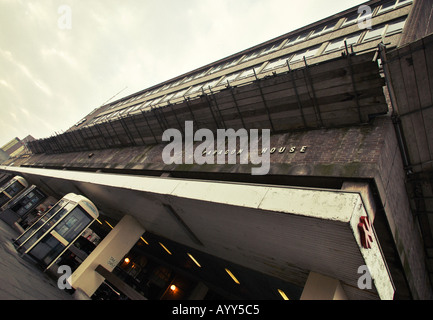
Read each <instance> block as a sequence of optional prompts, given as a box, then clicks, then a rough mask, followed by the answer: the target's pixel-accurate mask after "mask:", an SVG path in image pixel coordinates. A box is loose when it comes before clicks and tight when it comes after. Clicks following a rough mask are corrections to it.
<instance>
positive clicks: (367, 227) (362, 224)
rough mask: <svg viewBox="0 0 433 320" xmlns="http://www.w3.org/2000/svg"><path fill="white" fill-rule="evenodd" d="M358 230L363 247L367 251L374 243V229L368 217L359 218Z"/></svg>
mask: <svg viewBox="0 0 433 320" xmlns="http://www.w3.org/2000/svg"><path fill="white" fill-rule="evenodd" d="M358 230H359V233H360V234H361V245H362V246H363V247H364V248H366V249H370V248H371V244H372V243H373V229H372V227H371V224H370V220H368V217H361V218H359V223H358Z"/></svg>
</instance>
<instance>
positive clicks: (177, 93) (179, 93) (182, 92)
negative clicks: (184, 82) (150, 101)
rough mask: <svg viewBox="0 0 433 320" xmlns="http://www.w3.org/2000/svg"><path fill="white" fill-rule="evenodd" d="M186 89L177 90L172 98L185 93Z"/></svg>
mask: <svg viewBox="0 0 433 320" xmlns="http://www.w3.org/2000/svg"><path fill="white" fill-rule="evenodd" d="M187 90H188V89H183V90H180V91H177V92H176V93H175V94H174V96H173V99H178V98H180V97H182V96H183V95H184V94H185V93H186V91H187Z"/></svg>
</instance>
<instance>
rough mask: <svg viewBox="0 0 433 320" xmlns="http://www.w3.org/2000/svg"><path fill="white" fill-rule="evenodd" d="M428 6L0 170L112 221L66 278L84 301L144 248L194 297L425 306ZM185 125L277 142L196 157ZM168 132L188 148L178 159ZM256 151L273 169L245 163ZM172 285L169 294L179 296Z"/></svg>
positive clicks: (240, 65) (171, 86)
mask: <svg viewBox="0 0 433 320" xmlns="http://www.w3.org/2000/svg"><path fill="white" fill-rule="evenodd" d="M432 10H433V7H432V4H431V2H430V1H423V0H415V1H411V0H393V1H377V0H373V1H368V2H366V3H365V4H364V5H363V6H361V7H355V8H349V9H348V10H345V11H344V12H340V13H336V14H335V15H333V16H331V17H329V18H326V19H323V20H321V21H318V22H316V23H313V24H311V25H308V26H305V27H303V28H301V29H299V30H295V31H293V32H290V33H288V34H285V35H282V36H280V37H278V38H275V39H271V40H269V41H267V42H265V43H262V44H259V45H257V46H255V47H252V48H249V49H247V50H244V51H242V52H239V53H235V54H233V55H231V56H229V57H226V58H224V59H221V60H219V61H216V62H214V63H211V64H209V65H206V66H203V67H201V68H199V69H197V70H193V71H191V72H189V73H187V74H184V75H180V76H179V77H176V78H174V79H170V80H168V81H166V82H164V83H161V84H158V85H155V86H153V87H151V88H147V89H145V90H142V91H140V92H137V93H135V94H133V95H130V96H128V97H125V98H122V99H119V100H117V101H114V102H111V103H108V104H106V105H104V106H102V107H100V108H98V109H95V110H94V111H92V112H91V113H90V114H88V115H87V116H85V117H84V118H83V119H82V120H80V121H79V122H78V123H77V124H76V125H75V126H74V127H72V128H70V129H69V130H68V131H66V132H65V133H63V134H61V135H56V136H52V137H50V138H47V139H40V140H36V141H32V142H30V143H28V147H29V149H30V150H31V151H32V153H33V154H32V155H31V157H29V158H24V159H19V160H15V161H14V163H13V165H11V166H8V165H9V163H8V161H5V162H4V163H3V165H2V166H1V167H0V170H1V171H2V172H3V173H14V174H19V175H22V176H23V177H25V178H26V179H27V180H28V181H30V182H31V183H32V184H35V185H38V186H39V187H40V188H41V189H44V192H46V193H47V194H49V195H52V196H56V197H58V198H61V196H62V195H63V194H66V193H68V192H75V193H79V194H83V195H84V196H86V197H87V198H89V199H91V200H92V201H93V202H94V203H95V205H96V206H97V207H98V209H99V211H100V213H101V215H102V216H105V217H106V218H107V219H108V220H110V221H116V222H118V225H116V226H114V228H113V230H112V231H111V232H110V233H109V234H108V235H107V237H106V239H107V240H105V242H104V240H103V241H102V242H101V244H100V246H98V247H97V248H96V249H95V250H94V251H93V252H92V253H91V254H89V256H88V257H87V259H86V260H85V261H84V262H83V263H82V264H81V265H80V266H79V267H78V268H77V270H76V271H75V272H74V274H73V276H72V278H71V282H72V285H73V286H74V288H75V289H80V290H83V291H84V292H85V293H86V294H87V295H88V296H92V295H93V294H94V293H95V291H96V290H97V289H98V287H99V286H100V284H101V283H102V282H103V281H104V276H102V275H101V272H102V273H104V272H105V271H101V272H99V273H98V272H97V271H95V270H98V266H102V267H103V268H104V270H108V271H107V272H114V271H113V270H115V268H119V266H120V267H122V268H127V267H128V266H127V265H128V263H129V262H128V263H126V260H123V259H124V257H125V255H127V254H128V252H132V251H134V250H135V252H140V254H139V255H141V256H145V257H147V259H148V260H149V261H150V260H152V261H154V262H155V263H156V264H158V265H164V266H165V268H168V269H171V270H172V271H174V273H176V274H181V275H182V276H183V277H186V278H188V279H190V280H191V279H192V280H191V281H190V286H189V289H188V290H186V289H185V290H186V291H188V294H187V295H183V296H182V297H183V298H186V297H187V296H189V297H194V298H205V297H208V298H209V297H211V296H212V294H217V295H218V296H219V297H223V298H244V299H249V298H255V299H280V298H282V297H283V298H284V297H285V298H290V299H343V298H344V299H431V298H432V297H433V291H432V283H431V281H432V280H433V279H432V275H433V274H432V272H433V263H432V262H433V261H432V259H433V251H432V248H433V237H432V224H431V221H430V219H431V218H430V217H431V212H433V208H431V206H432V205H433V202H432V201H431V198H432V190H433V188H432V181H433V180H432V178H431V171H432V167H431V166H432V154H431V152H430V150H433V149H432V147H433V146H431V144H432V141H433V139H432V138H433V137H432V129H431V128H430V126H429V123H430V122H429V120H430V119H431V117H432V114H431V112H432V109H431V106H432V90H431V88H433V76H432V73H431V71H432V70H433V58H432V57H433V55H432V54H431V53H432V50H433V49H432V39H433V37H432V35H431V33H432V31H433V22H432V21H431V16H432V15H431V14H429V13H431V12H432ZM189 124H192V125H193V126H194V130H195V131H194V132H195V133H197V132H198V131H199V130H200V129H202V130H204V131H201V132H202V133H206V134H209V133H211V134H213V135H214V136H216V135H217V132H218V130H226V132H227V130H229V129H233V130H234V131H235V132H236V131H237V132H239V131H238V130H242V129H245V130H246V131H247V132H248V131H249V132H250V133H251V132H252V130H255V129H259V130H269V132H270V141H269V145H266V146H265V144H264V143H265V140H264V136H261V139H260V143H261V144H257V145H256V146H255V148H253V147H251V145H250V148H248V149H245V148H244V146H242V145H241V143H240V139H239V140H237V144H236V145H235V146H228V145H227V144H226V142H225V141H224V143H223V144H219V145H218V144H214V143H208V144H206V145H204V144H203V142H202V141H203V137H202V139H195V141H193V145H191V149H189V151H191V150H192V151H193V152H192V153H191V152H188V150H187V146H186V143H185V142H186V137H191V135H189V134H188V125H189ZM170 129H176V130H177V132H179V133H180V134H181V135H182V137H183V138H185V141H183V142H184V144H183V145H182V148H181V149H180V151H179V150H173V153H171V155H172V156H173V157H174V158H176V159H177V160H179V161H173V162H171V163H167V161H165V160H164V157H163V155H164V152H165V151H164V150H167V149H166V148H167V145H168V143H169V142H170V140H167V139H165V138H164V133H167V130H170ZM261 132H262V133H263V131H261ZM238 138H239V137H238ZM250 138H251V135H250ZM194 150H200V151H199V152H196V153H195V154H194ZM176 151H179V152H177V154H176ZM221 154H222V155H225V156H226V157H225V159H227V158H228V156H229V155H230V154H233V155H236V161H235V162H233V163H228V162H227V161H226V162H225V163H223V164H221V163H217V161H216V159H217V157H218V155H221ZM253 155H258V156H260V157H262V158H261V159H262V161H264V162H266V161H267V162H268V165H269V171H268V172H266V174H262V175H252V174H251V172H252V168H254V167H257V163H252V162H251V161H249V162H246V163H242V162H241V160H240V159H241V158H242V157H243V156H249V157H247V159H252V157H253ZM196 156H199V157H200V156H201V159H202V160H203V162H204V163H197V161H196V160H197V157H196ZM174 158H173V159H174ZM262 165H263V163H262ZM132 230H133V231H132ZM123 238H124V239H128V241H125V242H123V241H122V239H123ZM134 245H135V246H134ZM137 245H138V247H137ZM130 250H132V251H130ZM139 255H138V256H139ZM131 257H132V256H131ZM137 259H138V258H137ZM128 261H129V260H128ZM125 263H126V264H125ZM144 265H145V264H144ZM137 268H138V267H137ZM144 269H145V268H144V267H143V269H140V270H144ZM131 270H132V269H129V272H132V271H131ZM158 270H160V271H161V270H162V269H158ZM140 272H144V271H140ZM140 272H138V273H136V274H135V273H134V279H138V278H139V277H140V274H141V273H140ZM104 274H105V273H104ZM160 274H161V272H160ZM106 276H107V274H105V279H106ZM146 279H150V278H146ZM158 279H159V280H160V279H162V278H161V277H159V278H158ZM167 279H169V280H167ZM167 279H166V281H165V282H164V283H165V285H166V288H167V290H166V291H164V292H163V294H162V295H160V296H159V297H165V298H176V296H175V290H172V291H170V290H169V289H168V286H167V283H169V284H171V285H174V283H175V280H176V279H177V278H176V277H175V276H174V277H173V276H172V277H168V278H167ZM167 281H168V282H167ZM155 283H156V280H155ZM181 286H182V285H181V284H180V285H179V286H178V287H181ZM138 287H139V286H138ZM138 287H137V288H138ZM161 287H162V288H163V287H164V285H161ZM175 288H176V286H175ZM137 290H138V291H140V289H137ZM143 290H144V289H143ZM282 293H284V295H283V294H282ZM179 294H180V293H179ZM143 296H144V297H146V298H149V295H147V296H146V293H143ZM179 297H180V295H179Z"/></svg>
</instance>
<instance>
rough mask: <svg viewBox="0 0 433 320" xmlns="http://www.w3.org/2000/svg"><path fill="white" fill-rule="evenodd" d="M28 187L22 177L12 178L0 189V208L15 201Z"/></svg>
mask: <svg viewBox="0 0 433 320" xmlns="http://www.w3.org/2000/svg"><path fill="white" fill-rule="evenodd" d="M28 186H29V184H28V182H27V181H26V179H24V178H23V177H20V176H15V177H13V178H12V179H11V180H10V181H9V182H8V183H6V184H5V185H4V186H2V187H1V188H0V207H3V206H4V205H5V204H7V203H9V202H10V201H11V200H13V199H15V198H16V197H17V196H18V195H19V194H21V193H22V192H23V191H24V190H25V189H26V188H27V187H28Z"/></svg>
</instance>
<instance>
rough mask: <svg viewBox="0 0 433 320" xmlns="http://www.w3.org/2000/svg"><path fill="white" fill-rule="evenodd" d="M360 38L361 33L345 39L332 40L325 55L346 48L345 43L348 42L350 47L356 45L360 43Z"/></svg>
mask: <svg viewBox="0 0 433 320" xmlns="http://www.w3.org/2000/svg"><path fill="white" fill-rule="evenodd" d="M360 36H361V33H360V32H359V33H355V34H353V35H349V36H347V37H344V38H340V39H336V40H332V41H330V42H329V44H328V46H327V47H326V49H325V51H324V53H328V52H332V51H336V50H341V49H344V48H345V45H344V41H346V43H347V46H348V47H350V46H351V45H354V44H356V43H357V42H358V40H359V37H360Z"/></svg>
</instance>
